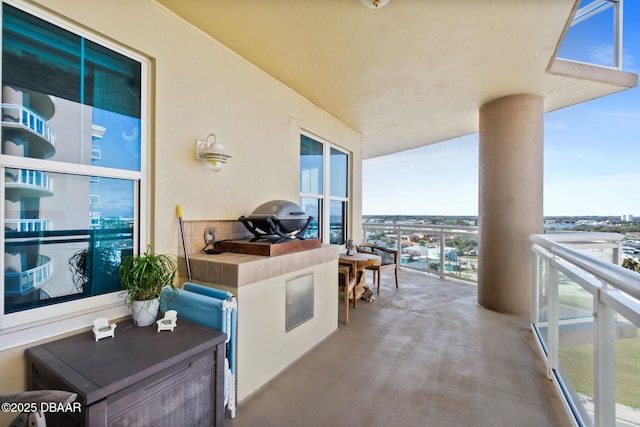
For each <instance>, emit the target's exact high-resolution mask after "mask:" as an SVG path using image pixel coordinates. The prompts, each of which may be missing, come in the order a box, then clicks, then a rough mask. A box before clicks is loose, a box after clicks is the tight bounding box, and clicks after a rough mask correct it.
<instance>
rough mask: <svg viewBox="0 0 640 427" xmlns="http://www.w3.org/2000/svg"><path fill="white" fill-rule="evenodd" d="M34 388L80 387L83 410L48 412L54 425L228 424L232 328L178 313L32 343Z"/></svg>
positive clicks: (28, 352) (29, 357) (30, 374)
mask: <svg viewBox="0 0 640 427" xmlns="http://www.w3.org/2000/svg"><path fill="white" fill-rule="evenodd" d="M25 354H26V358H27V386H28V387H29V389H30V390H43V389H56V390H66V391H71V392H74V393H77V394H78V398H77V399H76V401H77V402H80V403H81V405H82V406H81V407H82V410H81V411H78V412H61V413H47V414H46V419H47V426H50V427H51V426H61V427H69V426H87V427H94V426H95V427H102V426H111V427H117V426H154V427H156V426H167V427H175V426H222V425H223V422H224V358H225V335H224V334H223V333H221V332H218V331H215V330H213V329H210V328H206V327H204V326H200V325H197V324H194V323H190V322H188V321H186V320H184V319H180V318H179V319H178V326H177V327H176V329H175V330H174V331H173V332H168V331H163V332H157V329H156V327H155V324H154V325H153V326H148V327H138V326H134V325H133V322H132V321H131V320H126V321H123V322H120V323H118V326H117V327H116V330H115V338H103V339H101V340H100V341H98V342H96V341H95V339H94V336H93V333H92V332H91V331H89V332H85V333H81V334H78V335H74V336H71V337H68V338H63V339H60V340H57V341H52V342H49V343H46V344H42V345H39V346H37V347H32V348H29V349H27V350H26V353H25Z"/></svg>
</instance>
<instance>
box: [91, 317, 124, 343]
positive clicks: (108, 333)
mask: <svg viewBox="0 0 640 427" xmlns="http://www.w3.org/2000/svg"><path fill="white" fill-rule="evenodd" d="M116 326H118V325H116V324H115V323H111V324H109V320H108V319H107V318H106V317H101V318H99V319H96V320H94V321H93V335H94V336H95V337H96V342H98V340H99V339H101V338H106V337H112V338H115V335H114V330H115V329H116Z"/></svg>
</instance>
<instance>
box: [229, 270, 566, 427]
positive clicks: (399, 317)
mask: <svg viewBox="0 0 640 427" xmlns="http://www.w3.org/2000/svg"><path fill="white" fill-rule="evenodd" d="M367 279H368V281H370V280H371V273H370V272H367ZM399 282H400V289H398V290H396V289H395V287H394V285H393V283H394V281H393V273H392V272H388V271H387V272H384V273H383V275H382V286H381V291H380V295H379V296H378V297H377V298H376V300H375V301H374V302H371V303H368V302H365V301H360V302H359V304H358V307H357V308H356V309H353V308H351V309H350V313H349V324H348V325H346V326H345V325H344V324H342V323H340V324H339V328H338V330H337V332H335V333H334V334H332V335H331V336H330V337H329V338H327V339H326V340H325V341H323V342H322V343H320V344H319V345H318V346H317V347H316V348H315V349H313V350H312V351H311V352H309V353H308V354H307V355H305V356H304V357H302V358H301V359H300V360H298V361H297V362H296V363H294V364H293V365H291V366H290V367H288V368H287V369H286V370H285V371H284V372H283V373H281V374H280V375H278V376H277V377H276V378H275V379H273V381H271V382H270V383H269V384H267V385H266V386H264V387H263V388H262V389H260V390H259V391H257V392H256V393H254V394H253V395H252V396H250V397H249V398H247V399H245V401H243V402H242V404H241V405H239V407H238V412H237V416H236V418H235V419H233V420H231V419H229V418H227V419H226V420H225V422H226V425H228V426H233V427H243V426H252V427H253V426H260V427H269V426H273V427H276V426H277V427H286V426H292V427H293V426H295V427H298V426H305V427H311V426H323V427H324V426H367V427H372V426H380V427H382V426H384V427H389V426H394V427H395V426H430V427H438V426H447V427H448V426H473V427H482V426H486V427H497V426H518V427H524V426H535V427H539V426H545V427H552V426H563V427H564V426H569V425H570V423H569V421H568V419H567V417H566V415H565V412H564V409H563V407H562V404H561V402H560V400H559V399H558V398H557V396H556V393H555V390H554V388H553V384H552V383H551V381H549V380H547V379H546V375H545V372H544V367H543V364H542V362H541V361H540V359H539V356H538V354H537V348H536V347H535V343H534V340H533V337H532V334H531V332H530V330H529V327H528V319H527V318H523V317H519V316H513V315H505V314H498V313H495V312H492V311H489V310H486V309H484V308H482V307H480V306H479V305H478V304H477V302H476V301H477V299H476V287H475V286H474V285H470V284H466V283H464V282H459V281H455V280H442V279H439V278H436V277H434V276H429V275H426V274H424V273H419V272H413V271H408V270H400V274H399ZM318 285H319V284H316V286H318ZM341 307H342V306H340V321H341V322H342V317H341V316H342V310H341ZM265 351H269V349H265ZM240 374H241V373H240ZM227 417H228V416H227Z"/></svg>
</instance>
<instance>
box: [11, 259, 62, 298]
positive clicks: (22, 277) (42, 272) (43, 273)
mask: <svg viewBox="0 0 640 427" xmlns="http://www.w3.org/2000/svg"><path fill="white" fill-rule="evenodd" d="M52 274H53V261H52V260H51V258H49V257H48V256H46V255H39V256H38V266H37V267H34V268H30V269H29V270H26V271H5V273H4V280H5V282H4V283H5V293H6V294H8V295H11V294H24V293H26V292H28V291H30V290H31V289H33V288H36V287H39V286H42V284H44V283H45V282H46V281H47V280H49V279H50V278H51V275H52Z"/></svg>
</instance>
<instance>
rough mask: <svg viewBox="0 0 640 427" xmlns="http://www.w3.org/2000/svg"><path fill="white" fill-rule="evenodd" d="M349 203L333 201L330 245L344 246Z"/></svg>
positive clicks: (330, 219)
mask: <svg viewBox="0 0 640 427" xmlns="http://www.w3.org/2000/svg"><path fill="white" fill-rule="evenodd" d="M346 211H347V203H346V202H342V201H339V200H332V201H331V206H330V218H329V221H330V222H329V227H330V237H329V243H332V244H337V245H342V244H344V242H345V237H344V236H345V229H346V219H347V212H346Z"/></svg>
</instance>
